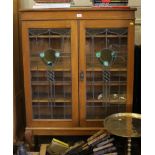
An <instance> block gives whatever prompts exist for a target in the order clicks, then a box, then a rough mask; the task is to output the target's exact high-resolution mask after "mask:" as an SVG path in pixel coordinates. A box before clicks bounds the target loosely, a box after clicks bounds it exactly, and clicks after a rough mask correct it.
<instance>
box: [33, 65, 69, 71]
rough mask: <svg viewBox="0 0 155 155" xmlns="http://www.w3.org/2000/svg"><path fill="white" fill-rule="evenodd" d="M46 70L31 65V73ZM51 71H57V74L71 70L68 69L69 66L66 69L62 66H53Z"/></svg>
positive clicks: (45, 69) (44, 67) (43, 67)
mask: <svg viewBox="0 0 155 155" xmlns="http://www.w3.org/2000/svg"><path fill="white" fill-rule="evenodd" d="M47 70H48V68H47V67H46V66H41V65H40V66H38V67H37V66H36V65H34V66H33V65H31V71H47ZM51 70H52V71H58V72H61V71H71V69H70V68H69V66H66V67H62V66H58V65H57V66H54V67H52V69H51Z"/></svg>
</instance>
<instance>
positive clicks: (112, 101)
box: [79, 20, 134, 127]
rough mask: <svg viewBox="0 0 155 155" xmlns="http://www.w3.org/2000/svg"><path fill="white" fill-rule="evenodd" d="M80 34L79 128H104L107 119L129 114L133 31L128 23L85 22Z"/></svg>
mask: <svg viewBox="0 0 155 155" xmlns="http://www.w3.org/2000/svg"><path fill="white" fill-rule="evenodd" d="M80 32H81V38H80V41H81V42H80V60H81V61H80V67H79V72H80V77H82V78H81V79H80V82H79V85H80V88H81V91H80V92H79V93H80V107H82V108H81V110H80V125H81V126H92V127H93V126H94V127H95V126H103V120H104V118H105V117H107V116H108V115H110V114H114V113H119V112H126V111H131V104H132V83H131V82H130V78H131V77H132V76H133V73H131V72H130V71H129V70H130V69H131V68H132V67H133V66H132V61H131V60H133V53H131V51H132V50H131V48H130V46H129V45H130V42H131V41H132V38H131V36H132V35H133V32H134V31H133V29H132V27H130V24H129V21H117V20H116V21H112V20H111V21H109V20H104V21H102V20H100V21H99V20H94V21H89V20H88V21H81V23H80ZM132 69H133V68H132ZM132 72H133V71H132ZM81 96H82V97H81Z"/></svg>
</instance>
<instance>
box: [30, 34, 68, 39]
mask: <svg viewBox="0 0 155 155" xmlns="http://www.w3.org/2000/svg"><path fill="white" fill-rule="evenodd" d="M29 38H30V39H31V38H45V39H46V38H47V39H48V38H70V36H69V35H33V36H29Z"/></svg>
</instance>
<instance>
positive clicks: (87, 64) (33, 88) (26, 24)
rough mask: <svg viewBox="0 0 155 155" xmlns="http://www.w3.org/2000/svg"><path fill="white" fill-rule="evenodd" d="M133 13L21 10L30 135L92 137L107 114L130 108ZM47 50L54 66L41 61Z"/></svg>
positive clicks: (87, 10)
mask: <svg viewBox="0 0 155 155" xmlns="http://www.w3.org/2000/svg"><path fill="white" fill-rule="evenodd" d="M134 12H135V9H131V8H125V9H123V8H121V9H118V8H115V9H112V8H70V9H38V10H21V11H20V25H21V36H22V53H23V70H24V84H25V85H24V86H25V104H26V121H27V126H26V134H28V135H30V134H32V135H91V134H93V133H94V132H96V131H97V130H99V129H101V128H104V127H103V119H104V118H105V117H106V116H108V115H110V114H112V113H117V112H125V111H128V112H129V111H131V110H132V98H133V73H134V71H133V69H134V68H133V66H134V22H135V21H134V20H135V15H134ZM48 49H49V50H51V49H52V50H53V51H54V52H55V53H54V54H55V60H54V61H53V62H52V63H53V64H52V65H51V66H50V65H48V63H47V64H46V63H44V61H43V60H42V59H41V55H44V54H45V51H46V50H48ZM56 53H58V55H57V54H56Z"/></svg>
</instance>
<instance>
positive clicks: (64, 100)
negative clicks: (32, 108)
mask: <svg viewBox="0 0 155 155" xmlns="http://www.w3.org/2000/svg"><path fill="white" fill-rule="evenodd" d="M32 102H33V103H45V104H46V103H48V102H53V103H61V102H62V103H70V102H72V100H71V99H66V98H56V99H55V100H52V99H51V101H50V100H49V99H47V98H41V99H32Z"/></svg>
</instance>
